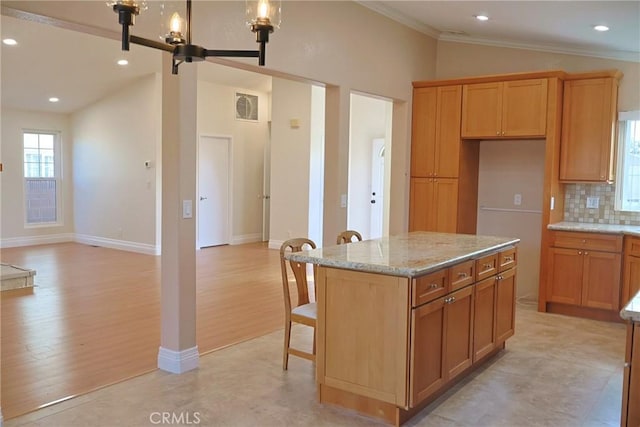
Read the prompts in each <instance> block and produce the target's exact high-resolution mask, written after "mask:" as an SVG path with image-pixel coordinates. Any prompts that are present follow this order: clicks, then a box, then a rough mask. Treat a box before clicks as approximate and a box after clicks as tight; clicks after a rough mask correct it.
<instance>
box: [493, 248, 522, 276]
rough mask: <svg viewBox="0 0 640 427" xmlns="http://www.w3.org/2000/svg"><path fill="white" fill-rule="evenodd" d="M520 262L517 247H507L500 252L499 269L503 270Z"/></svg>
mask: <svg viewBox="0 0 640 427" xmlns="http://www.w3.org/2000/svg"><path fill="white" fill-rule="evenodd" d="M517 264H518V251H517V248H511V249H507V250H505V251H502V252H500V253H499V254H498V271H499V272H502V271H505V270H508V269H510V268H513V267H515V266H516V265H517Z"/></svg>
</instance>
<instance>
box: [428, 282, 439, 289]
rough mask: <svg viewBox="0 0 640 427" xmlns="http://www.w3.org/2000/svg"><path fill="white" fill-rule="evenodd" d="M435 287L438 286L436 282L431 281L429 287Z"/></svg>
mask: <svg viewBox="0 0 640 427" xmlns="http://www.w3.org/2000/svg"><path fill="white" fill-rule="evenodd" d="M437 287H438V284H437V283H432V284H430V285H429V289H435V288H437Z"/></svg>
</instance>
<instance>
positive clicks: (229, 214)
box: [195, 133, 234, 250]
mask: <svg viewBox="0 0 640 427" xmlns="http://www.w3.org/2000/svg"><path fill="white" fill-rule="evenodd" d="M203 137H204V138H217V139H224V140H226V141H227V152H228V157H227V162H228V165H229V168H228V171H229V176H228V179H227V187H228V188H227V194H228V197H227V199H228V200H227V202H228V203H227V219H228V224H229V230H227V232H228V234H227V237H228V239H227V240H228V241H229V244H230V245H232V244H233V192H232V191H231V190H232V188H233V173H234V170H233V136H232V135H223V134H212V133H200V134H198V141H197V144H196V200H195V202H196V203H195V205H196V208H195V219H196V224H195V225H196V250H200V249H201V248H200V220H199V217H200V203H199V202H200V141H201V139H202V138H203Z"/></svg>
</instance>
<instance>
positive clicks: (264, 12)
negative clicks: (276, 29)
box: [258, 0, 269, 19]
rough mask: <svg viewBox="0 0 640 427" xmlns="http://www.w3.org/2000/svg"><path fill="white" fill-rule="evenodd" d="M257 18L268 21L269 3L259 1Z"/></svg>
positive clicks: (266, 0) (264, 0)
mask: <svg viewBox="0 0 640 427" xmlns="http://www.w3.org/2000/svg"><path fill="white" fill-rule="evenodd" d="M258 18H262V19H269V1H268V0H260V3H259V4H258Z"/></svg>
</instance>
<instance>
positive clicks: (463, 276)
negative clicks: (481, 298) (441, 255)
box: [458, 271, 467, 279]
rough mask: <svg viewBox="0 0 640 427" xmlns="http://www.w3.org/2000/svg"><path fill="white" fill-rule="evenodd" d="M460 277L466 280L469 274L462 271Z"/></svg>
mask: <svg viewBox="0 0 640 427" xmlns="http://www.w3.org/2000/svg"><path fill="white" fill-rule="evenodd" d="M458 277H461V278H463V279H464V278H465V277H467V273H465V272H464V271H461V272H460V273H458Z"/></svg>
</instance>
